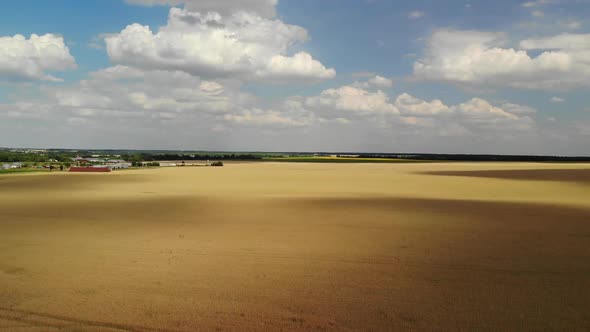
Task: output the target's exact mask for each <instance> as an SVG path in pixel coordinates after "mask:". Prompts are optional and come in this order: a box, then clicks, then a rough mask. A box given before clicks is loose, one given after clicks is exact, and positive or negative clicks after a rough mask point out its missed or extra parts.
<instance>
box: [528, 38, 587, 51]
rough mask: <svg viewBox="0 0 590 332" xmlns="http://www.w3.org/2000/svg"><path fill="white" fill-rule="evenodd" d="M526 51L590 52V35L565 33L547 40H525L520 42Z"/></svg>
mask: <svg viewBox="0 0 590 332" xmlns="http://www.w3.org/2000/svg"><path fill="white" fill-rule="evenodd" d="M520 47H521V48H522V49H524V50H565V51H582V52H590V33H589V34H573V33H564V34H560V35H557V36H551V37H545V38H532V39H525V40H523V41H521V42H520Z"/></svg>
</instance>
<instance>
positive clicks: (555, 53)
mask: <svg viewBox="0 0 590 332" xmlns="http://www.w3.org/2000/svg"><path fill="white" fill-rule="evenodd" d="M587 38H588V36H587V35H573V34H568V35H560V36H556V37H551V38H542V39H530V40H523V41H522V42H521V43H520V46H521V49H520V50H519V49H514V48H507V47H504V45H505V43H506V36H505V35H504V34H502V33H490V32H481V31H460V30H449V29H443V30H438V31H435V32H434V33H433V34H432V36H431V37H430V39H429V41H428V44H427V48H426V51H425V54H424V55H423V57H422V58H421V59H419V60H417V61H416V62H415V63H414V77H415V78H417V79H421V80H431V81H446V82H453V83H458V84H464V85H473V84H476V85H492V86H509V87H515V88H526V89H543V90H562V89H569V88H577V87H584V86H590V63H589V62H588V61H587V60H586V59H588V54H589V52H590V48H588V43H587ZM532 49H536V50H542V52H541V53H540V54H539V55H537V56H531V55H529V54H528V53H527V50H532Z"/></svg>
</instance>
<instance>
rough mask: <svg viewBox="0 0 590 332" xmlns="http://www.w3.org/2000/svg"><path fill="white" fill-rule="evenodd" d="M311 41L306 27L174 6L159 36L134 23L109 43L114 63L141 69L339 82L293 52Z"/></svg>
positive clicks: (330, 71)
mask: <svg viewBox="0 0 590 332" xmlns="http://www.w3.org/2000/svg"><path fill="white" fill-rule="evenodd" d="M307 39H308V35H307V31H306V30H305V29H303V28H302V27H299V26H295V25H289V24H285V23H283V22H282V21H280V20H275V19H267V18H263V17H261V16H258V15H255V14H251V13H246V12H237V13H235V14H232V15H231V16H221V15H219V14H217V13H208V14H201V13H198V12H190V11H188V10H186V9H179V8H171V9H170V15H169V18H168V24H167V25H166V26H164V27H162V28H161V29H160V30H159V31H158V32H155V33H154V32H152V31H151V29H150V28H149V27H148V26H142V25H139V24H132V25H129V26H127V27H126V28H125V29H124V30H123V31H121V32H120V33H119V34H115V35H111V36H109V37H107V38H106V39H105V42H106V45H107V52H108V54H109V56H110V58H111V60H112V61H113V62H115V63H118V64H124V65H128V66H134V67H138V68H145V69H151V68H157V69H162V70H181V71H184V72H187V73H191V74H193V75H197V76H205V77H213V78H216V77H239V78H241V79H245V80H265V81H285V82H286V81H289V80H322V79H329V78H333V77H334V76H335V75H336V72H335V70H334V69H329V68H326V67H325V66H324V65H323V64H321V63H320V62H319V61H317V60H315V59H314V58H313V57H312V56H311V55H310V54H308V53H306V52H299V53H296V54H295V55H293V56H290V55H289V54H288V52H289V50H290V48H291V47H292V46H293V45H295V44H300V43H303V42H305V41H306V40H307Z"/></svg>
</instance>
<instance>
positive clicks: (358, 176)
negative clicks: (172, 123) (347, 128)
mask: <svg viewBox="0 0 590 332" xmlns="http://www.w3.org/2000/svg"><path fill="white" fill-rule="evenodd" d="M589 177H590V165H584V164H575V165H568V164H525V163H504V164H502V163H447V164H444V163H443V164H439V163H428V164H406V163H401V164H305V163H241V164H228V165H226V167H220V168H214V167H210V168H209V167H201V168H188V167H186V168H162V169H149V170H137V171H121V172H114V173H110V174H68V173H61V174H56V173H54V174H45V173H44V174H11V175H2V176H0V330H6V331H194V330H240V331H241V330H273V331H278V330H338V331H346V330H413V331H414V330H417V331H443V330H444V331H474V330H477V331H508V330H515V331H540V330H543V331H588V330H590V314H589V313H590V181H589V180H588V179H589Z"/></svg>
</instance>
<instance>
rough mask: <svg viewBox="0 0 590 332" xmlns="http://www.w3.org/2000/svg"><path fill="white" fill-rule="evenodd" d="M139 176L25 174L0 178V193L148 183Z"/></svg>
mask: <svg viewBox="0 0 590 332" xmlns="http://www.w3.org/2000/svg"><path fill="white" fill-rule="evenodd" d="M148 180H149V177H148V176H145V175H139V174H127V173H120V174H117V173H108V174H73V173H55V174H45V173H43V174H27V175H14V174H11V175H5V176H0V193H2V192H7V193H8V192H35V191H53V190H71V189H88V188H93V187H96V186H98V185H125V184H129V183H141V182H145V181H148Z"/></svg>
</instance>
